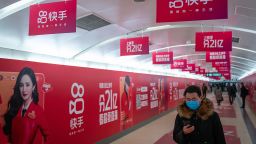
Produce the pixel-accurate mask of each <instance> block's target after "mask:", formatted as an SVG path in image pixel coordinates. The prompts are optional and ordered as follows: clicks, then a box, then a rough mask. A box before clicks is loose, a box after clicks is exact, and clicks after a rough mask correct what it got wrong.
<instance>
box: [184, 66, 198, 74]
mask: <svg viewBox="0 0 256 144" xmlns="http://www.w3.org/2000/svg"><path fill="white" fill-rule="evenodd" d="M195 67H196V66H195V64H187V68H185V69H182V71H189V72H190V73H194V72H195Z"/></svg>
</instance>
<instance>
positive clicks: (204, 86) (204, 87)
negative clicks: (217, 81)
mask: <svg viewBox="0 0 256 144" xmlns="http://www.w3.org/2000/svg"><path fill="white" fill-rule="evenodd" d="M202 92H203V97H204V98H206V92H207V86H206V85H205V83H203V86H202Z"/></svg>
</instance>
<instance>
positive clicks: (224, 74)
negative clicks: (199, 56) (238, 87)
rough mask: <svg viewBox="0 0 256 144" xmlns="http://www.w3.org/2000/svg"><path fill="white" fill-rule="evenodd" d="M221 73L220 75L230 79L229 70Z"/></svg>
mask: <svg viewBox="0 0 256 144" xmlns="http://www.w3.org/2000/svg"><path fill="white" fill-rule="evenodd" d="M221 75H222V76H223V77H224V78H225V79H228V80H230V79H231V74H230V72H225V73H221Z"/></svg>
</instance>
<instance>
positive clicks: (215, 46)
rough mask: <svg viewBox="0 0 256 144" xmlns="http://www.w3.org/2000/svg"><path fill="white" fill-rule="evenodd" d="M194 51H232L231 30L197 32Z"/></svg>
mask: <svg viewBox="0 0 256 144" xmlns="http://www.w3.org/2000/svg"><path fill="white" fill-rule="evenodd" d="M195 50H196V51H232V32H231V31H227V32H197V33H196V47H195Z"/></svg>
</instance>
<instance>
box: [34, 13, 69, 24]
mask: <svg viewBox="0 0 256 144" xmlns="http://www.w3.org/2000/svg"><path fill="white" fill-rule="evenodd" d="M67 18H68V16H67V10H63V11H51V12H48V11H43V10H41V11H39V12H38V18H37V24H38V28H50V27H62V26H64V27H66V26H67V23H66V21H65V19H67Z"/></svg>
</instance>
